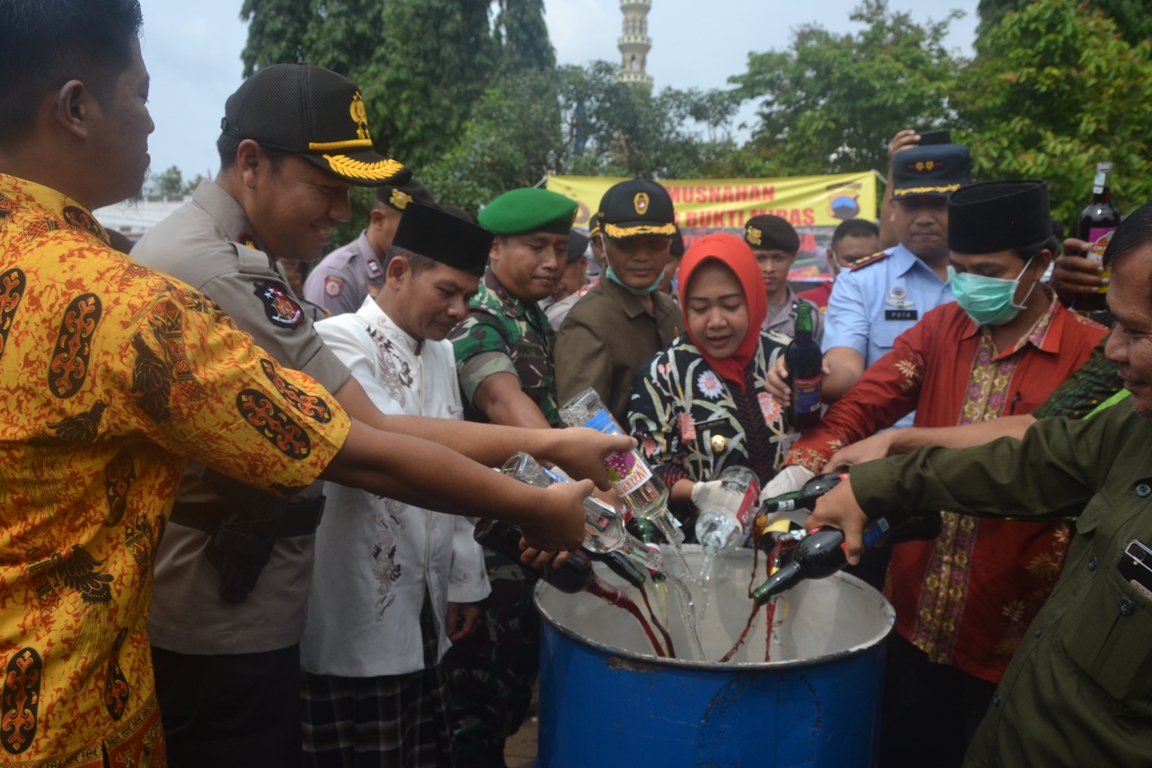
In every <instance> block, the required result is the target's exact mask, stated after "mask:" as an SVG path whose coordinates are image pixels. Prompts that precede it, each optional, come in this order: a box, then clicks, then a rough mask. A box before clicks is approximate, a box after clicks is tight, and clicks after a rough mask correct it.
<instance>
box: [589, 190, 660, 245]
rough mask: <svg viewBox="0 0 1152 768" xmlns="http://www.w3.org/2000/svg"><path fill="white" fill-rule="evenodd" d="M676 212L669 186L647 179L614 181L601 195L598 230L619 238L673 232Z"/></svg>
mask: <svg viewBox="0 0 1152 768" xmlns="http://www.w3.org/2000/svg"><path fill="white" fill-rule="evenodd" d="M675 221H676V215H675V212H674V211H673V208H672V197H671V196H670V195H669V194H668V190H666V189H664V187H662V186H660V185H659V184H657V183H656V182H654V181H649V180H648V179H629V180H628V181H622V182H620V183H619V184H615V185H613V186H612V187H611V188H610V189H609V190H608V191H607V192H605V193H604V197H602V198H600V211H599V222H600V231H601V232H603V233H604V234H605V235H607V236H608V237H611V238H614V239H621V238H625V237H638V236H640V235H664V236H666V237H672V236H673V235H675V234H676V224H675Z"/></svg>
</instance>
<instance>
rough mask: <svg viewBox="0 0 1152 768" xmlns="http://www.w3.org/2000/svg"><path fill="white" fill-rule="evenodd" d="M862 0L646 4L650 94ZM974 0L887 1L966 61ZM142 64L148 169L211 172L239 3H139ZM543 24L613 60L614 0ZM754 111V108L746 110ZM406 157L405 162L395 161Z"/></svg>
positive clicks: (583, 53)
mask: <svg viewBox="0 0 1152 768" xmlns="http://www.w3.org/2000/svg"><path fill="white" fill-rule="evenodd" d="M858 1H859V0H816V2H809V3H803V2H788V3H783V2H776V1H774V0H713V2H710V3H707V4H705V3H699V2H690V1H689V0H652V11H651V13H649V15H648V34H649V36H650V37H651V38H652V40H653V46H652V52H651V53H650V54H649V55H648V73H649V74H650V75H652V76H653V77H654V78H655V80H656V88H657V89H659V88H662V87H664V86H673V87H676V88H691V87H697V88H720V87H724V86H725V84H726V80H727V78H728V77H729V76H730V75H733V74H737V73H740V72H742V71H743V70H744V68H745V65H746V62H747V56H748V52H749V51H766V50H770V49H777V50H779V49H783V48H786V47H787V46H788V43H789V41H790V40H791V36H792V31H793V30H794V29H795V28H796V27H798V26H800V25H802V24H805V23H810V22H816V23H819V24H821V25H823V26H824V27H826V28H828V29H830V30H833V31H837V32H847V31H850V30H851V29H853V26H854V25H853V24H852V22H850V21H849V19H848V14H849V13H850V12H851V10H852V8H853V7H855V6H856V5H857V4H858ZM976 4H977V0H916V1H915V2H913V1H912V0H891V5H892V7H893V8H909V9H912V11H913V17H914V18H915V19H916V20H917V21H920V22H923V21H927V20H928V19H933V20H939V19H941V18H943V17H944V16H946V15H947V14H948V12H949V11H950V10H952V9H954V8H958V9H960V10H962V11H964V12H965V16H964V18H962V19H960V20H959V21H956V22H953V24H952V27H951V34H950V36H949V38H948V46H949V47H950V48H955V49H959V50H960V51H961V52H962V53H964V54H965V55H971V45H972V41H973V40H974V38H975V29H976ZM142 5H143V7H144V37H143V41H142V42H143V50H144V61H145V63H146V64H147V65H148V70H149V72H150V73H151V75H152V88H151V97H150V100H151V110H152V118H153V119H154V120H155V121H156V132H155V133H154V134H152V138H151V141H150V146H149V150H150V152H151V154H152V168H153V170H156V171H159V170H163V169H164V168H167V167H169V166H171V165H177V166H179V167H180V168H181V170H183V171H184V174H185V176H186V177H191V176H194V175H195V174H197V173H205V174H206V173H208V172H212V173H215V171H216V167H217V165H218V161H217V158H216V152H215V146H214V142H215V140H216V137H217V136H218V135H219V133H220V118H221V117H222V116H223V114H224V100H225V99H226V98H227V97H228V95H229V94H230V93H232V91H234V90H235V89H236V87H237V86H238V85H239V84H240V81H241V71H242V68H243V67H242V64H241V63H240V51H241V49H243V47H244V42H245V39H246V36H247V26H246V25H245V24H244V23H243V22H241V21H240V17H239V13H240V5H241V0H196V1H195V2H173V0H142ZM545 10H546V20H547V23H548V30H549V33H550V35H551V37H552V44H553V45H554V46H555V47H556V54H557V58H558V59H559V61H560V62H561V63H563V64H585V63H587V62H589V61H592V60H595V59H608V60H610V61H616V60H617V58H618V57H619V55H620V54H619V52H618V51H617V50H616V38H617V37H618V36H619V34H620V27H621V19H622V16H621V13H620V7H619V2H618V0H545ZM751 111H752V109H751V107H749V109H747V110H746V113H750V112H751ZM399 159H401V160H403V158H399Z"/></svg>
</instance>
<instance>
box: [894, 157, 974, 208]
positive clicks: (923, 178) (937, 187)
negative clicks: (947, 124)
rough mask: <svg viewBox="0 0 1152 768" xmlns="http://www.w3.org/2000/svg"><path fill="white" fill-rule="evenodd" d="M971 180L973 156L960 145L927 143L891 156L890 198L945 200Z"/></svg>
mask: <svg viewBox="0 0 1152 768" xmlns="http://www.w3.org/2000/svg"><path fill="white" fill-rule="evenodd" d="M971 180H972V155H971V154H969V152H968V147H966V146H964V145H963V144H929V145H928V146H924V147H912V148H911V149H906V150H904V151H903V152H897V153H896V154H895V155H893V157H892V178H891V183H892V197H893V198H894V199H896V200H899V199H900V198H902V197H911V196H914V195H927V196H929V197H947V196H948V195H950V194H951V193H953V192H955V191H956V190H958V189H960V187H962V186H964V185H965V184H967V183H969V182H970V181H971Z"/></svg>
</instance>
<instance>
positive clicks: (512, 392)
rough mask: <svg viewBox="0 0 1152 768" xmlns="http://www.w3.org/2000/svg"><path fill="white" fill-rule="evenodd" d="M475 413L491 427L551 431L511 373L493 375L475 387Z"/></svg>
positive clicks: (538, 409) (473, 401) (516, 378)
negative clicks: (490, 423) (483, 418)
mask: <svg viewBox="0 0 1152 768" xmlns="http://www.w3.org/2000/svg"><path fill="white" fill-rule="evenodd" d="M472 404H473V405H474V406H476V410H478V411H480V412H481V413H483V414H484V415H485V416H487V417H488V420H489V421H491V422H492V423H493V424H503V425H505V426H509V427H525V428H528V429H551V427H552V425H551V424H549V423H548V419H546V418H544V414H543V413H541V412H540V408H539V406H537V405H536V403H535V402H534V401H533V400H532V398H530V397H528V395H526V394H524V390H523V389H521V388H520V379H519V378H518V377H516V376H514V375H513V374H511V373H494V374H492V375H491V376H489V377H488V378H486V379H484V381H482V382H480V386H478V387H476V392H475V394H473V395H472Z"/></svg>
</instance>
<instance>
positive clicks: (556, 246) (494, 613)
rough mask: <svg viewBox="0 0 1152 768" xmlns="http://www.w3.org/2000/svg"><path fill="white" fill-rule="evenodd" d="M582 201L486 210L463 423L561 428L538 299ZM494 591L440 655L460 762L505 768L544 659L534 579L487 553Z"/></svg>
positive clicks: (506, 201)
mask: <svg viewBox="0 0 1152 768" xmlns="http://www.w3.org/2000/svg"><path fill="white" fill-rule="evenodd" d="M575 212H576V202H575V201H574V200H570V199H568V198H566V197H564V196H563V195H558V194H556V193H554V192H548V191H546V190H543V189H517V190H513V191H512V192H509V193H507V194H505V195H502V196H501V197H499V198H497V199H496V200H494V201H493V202H492V203H491V204H489V205H488V207H486V208H485V209H484V210H483V211H481V212H480V217H479V218H480V223H481V224H482V225H483V226H485V227H486V228H487V229H489V230H491V231H493V232H495V233H496V238H495V240H494V242H493V243H492V251H491V254H490V264H489V267H488V270H487V271H486V272H485V274H484V279H483V280H482V281H481V283H480V289H479V291H478V292H477V294H476V297H475V298H473V299H472V302H471V303H472V311H471V312H470V313H469V315H468V317H467V318H466V319H465V320H464V322H462V323H461V324H460V325H458V326H457V327H456V329H455V330H454V331H453V332H452V334H451V335H450V336H449V338H450V339H451V341H452V346H453V347H454V348H455V351H456V369H457V373H458V374H459V377H460V391H461V394H462V395H463V400H464V414H465V418H467V419H469V420H471V421H490V422H494V423H497V424H506V425H511V426H523V427H540V428H549V427H556V426H559V424H560V418H559V412H558V408H557V403H556V384H555V379H554V375H553V360H552V331H551V329H550V328H549V326H548V318H547V317H546V316H545V314H544V312H543V310H541V309H540V307H539V306H538V305H537V302H538V301H540V300H541V299H543V298H546V297H548V296H551V295H552V292H553V291H554V290H555V288H556V283H557V282H558V281H559V280H560V276H561V274H562V272H563V270H564V266H565V264H566V263H567V249H568V233H569V231H570V228H571V226H572V217H573V215H574V214H575ZM485 564H486V566H487V570H488V579H489V581H490V582H491V584H492V594H491V595H490V596H489V597H488V599H487V600H486V601H484V604H483V605H484V614H483V616H482V618H481V621H480V626H479V627H478V629H477V631H476V633H475V634H474V635H473V636H472V637H470V638H468V639H467V640H464V641H462V642H460V643H458V644H456V645H455V646H453V647H452V649H451V650H450V651H449V652H448V654H447V655H446V656H445V658H444V669H445V670H446V671H447V674H448V681H449V692H450V695H451V706H452V714H453V720H454V723H453V725H454V728H455V740H456V744H455V746H456V755H457V762H458V764H459V765H461V766H465V765H466V766H469V767H470V768H472V767H473V766H475V767H476V768H504V740H505V739H506V738H507V737H509V736H511V735H512V734H513V733H515V732H516V731H517V730H518V729H519V728H520V725H521V723H522V722H523V721H524V717H525V715H526V714H527V712H528V705H529V704H530V702H531V700H532V685H533V683H534V682H535V680H536V674H537V671H538V667H539V662H540V651H539V647H538V646H539V636H540V619H539V617H538V616H537V615H536V609H535V608H534V607H533V604H532V590H533V588H534V587H535V586H536V580H535V579H532V578H529V577H527V576H526V575H525V574H524V572H523V571H522V570H521V568H520V566H519V565H518V564H516V563H513V562H512V561H510V560H508V559H506V558H504V557H503V556H501V555H498V554H496V553H495V552H491V551H489V550H485Z"/></svg>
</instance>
